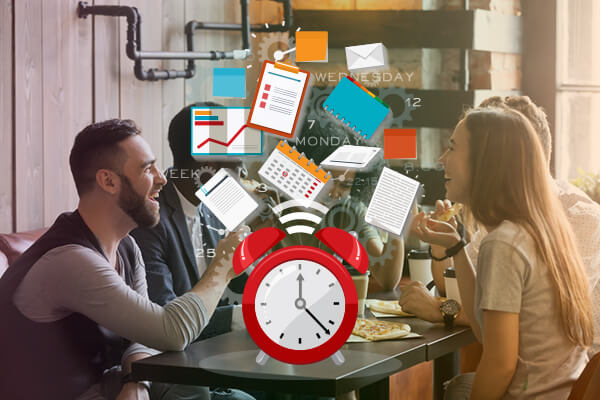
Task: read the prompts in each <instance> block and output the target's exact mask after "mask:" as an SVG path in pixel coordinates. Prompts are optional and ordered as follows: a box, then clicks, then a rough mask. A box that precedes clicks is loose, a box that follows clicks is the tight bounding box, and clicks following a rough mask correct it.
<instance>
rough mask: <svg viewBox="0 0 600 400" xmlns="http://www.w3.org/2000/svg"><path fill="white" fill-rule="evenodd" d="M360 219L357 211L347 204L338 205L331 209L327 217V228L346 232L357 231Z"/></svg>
mask: <svg viewBox="0 0 600 400" xmlns="http://www.w3.org/2000/svg"><path fill="white" fill-rule="evenodd" d="M359 220H360V217H359V216H358V214H357V212H356V209H355V208H353V207H349V206H348V204H347V203H341V204H336V205H334V206H333V207H331V208H330V209H329V211H328V212H327V215H326V222H327V223H326V225H325V226H335V227H336V228H339V229H342V230H344V231H346V232H350V231H356V229H357V227H358V222H359Z"/></svg>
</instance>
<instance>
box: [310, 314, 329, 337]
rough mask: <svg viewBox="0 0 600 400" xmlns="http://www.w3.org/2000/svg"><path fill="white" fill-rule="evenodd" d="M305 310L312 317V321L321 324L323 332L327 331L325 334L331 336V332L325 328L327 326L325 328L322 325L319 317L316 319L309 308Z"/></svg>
mask: <svg viewBox="0 0 600 400" xmlns="http://www.w3.org/2000/svg"><path fill="white" fill-rule="evenodd" d="M305 310H306V312H307V313H308V315H310V317H311V318H312V319H314V320H315V322H316V323H317V324H319V326H320V327H321V328H323V330H324V331H325V333H326V334H328V335H329V334H330V332H329V329H327V328H325V326H324V325H323V324H322V323H321V321H319V320H318V319H317V317H315V316H314V315H313V313H311V312H310V310H309V309H308V308H305Z"/></svg>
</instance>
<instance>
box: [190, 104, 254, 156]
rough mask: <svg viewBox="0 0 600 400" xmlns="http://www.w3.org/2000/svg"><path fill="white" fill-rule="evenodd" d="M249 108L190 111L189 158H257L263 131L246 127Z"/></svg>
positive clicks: (217, 108) (200, 108)
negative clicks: (235, 156) (234, 156)
mask: <svg viewBox="0 0 600 400" xmlns="http://www.w3.org/2000/svg"><path fill="white" fill-rule="evenodd" d="M249 111H250V108H249V107H224V106H214V107H194V108H192V115H191V118H192V132H191V134H192V138H191V139H192V140H191V141H192V143H191V145H192V149H191V150H192V151H191V153H192V155H193V156H213V155H259V154H262V132H261V131H260V130H257V129H253V128H250V127H248V126H247V121H248V113H249Z"/></svg>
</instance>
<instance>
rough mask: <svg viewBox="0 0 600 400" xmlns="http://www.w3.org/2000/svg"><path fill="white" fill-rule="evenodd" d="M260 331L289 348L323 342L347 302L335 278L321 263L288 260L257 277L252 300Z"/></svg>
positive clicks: (335, 327) (337, 323)
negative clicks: (254, 295) (257, 280)
mask: <svg viewBox="0 0 600 400" xmlns="http://www.w3.org/2000/svg"><path fill="white" fill-rule="evenodd" d="M254 308H255V315H256V318H257V321H258V324H259V326H260V327H261V328H262V330H263V332H264V333H265V334H266V335H267V336H268V337H269V338H270V339H271V340H272V341H273V342H275V343H277V344H279V345H280V346H283V347H285V348H288V349H292V350H308V349H313V348H316V347H318V346H321V345H323V344H324V343H325V342H327V341H328V340H329V339H330V338H332V337H333V336H334V334H335V333H336V332H337V331H338V329H339V328H340V325H341V323H342V321H343V319H344V314H345V310H346V303H345V297H344V291H343V289H342V286H341V285H340V282H339V281H338V279H337V278H336V277H335V276H334V275H333V274H332V273H331V272H330V271H329V270H328V269H327V268H325V267H324V266H322V265H321V264H319V263H317V262H315V261H310V260H288V261H285V262H283V263H282V264H279V265H278V266H276V267H275V268H273V269H272V270H271V271H269V272H268V273H267V274H266V275H265V277H264V278H263V279H262V280H261V281H260V283H259V285H258V289H257V291H256V297H255V300H254Z"/></svg>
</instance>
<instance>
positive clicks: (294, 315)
mask: <svg viewBox="0 0 600 400" xmlns="http://www.w3.org/2000/svg"><path fill="white" fill-rule="evenodd" d="M315 236H316V237H317V238H318V239H319V240H320V241H321V242H323V243H324V244H325V245H326V246H327V247H329V248H330V249H331V250H333V251H334V252H335V253H336V254H337V255H339V256H340V257H341V258H343V259H344V260H346V261H347V262H348V263H349V264H350V265H351V266H353V267H354V268H356V269H357V270H358V271H359V272H360V273H363V274H364V273H365V272H366V271H367V269H368V267H369V258H368V255H367V253H366V251H365V249H364V247H363V246H362V245H361V244H360V243H359V242H358V240H357V239H356V238H354V237H353V236H352V235H350V234H349V233H347V232H346V231H343V230H341V229H338V228H331V227H328V228H323V229H321V230H320V231H319V232H317V233H316V235H315ZM284 237H285V233H284V232H283V231H281V230H280V229H277V228H263V229H261V230H259V231H257V232H255V233H252V234H251V235H250V236H248V237H246V238H245V239H244V240H243V241H242V242H241V243H240V245H239V246H238V248H237V249H236V251H235V253H234V256H233V268H234V271H235V272H236V273H237V274H240V273H241V272H242V271H244V270H245V269H246V268H248V267H249V266H250V265H251V264H252V263H254V262H255V261H256V260H258V259H259V258H260V257H261V256H263V255H264V254H265V253H267V252H268V251H269V250H270V249H272V248H273V246H275V245H276V244H277V243H279V242H280V241H281V240H282V239H283V238H284ZM242 312H243V315H244V322H245V323H246V328H247V329H248V333H249V334H250V336H251V337H252V339H253V340H254V342H255V343H256V344H257V345H258V347H259V348H260V349H261V350H262V352H261V353H260V354H259V356H258V357H257V362H258V363H259V364H263V363H264V362H266V360H267V359H268V357H265V354H264V353H266V355H268V356H270V357H273V358H275V359H277V360H279V361H282V362H287V363H290V364H308V363H313V362H317V361H321V360H323V359H325V358H327V357H329V356H332V359H333V360H334V362H335V363H336V364H340V363H342V362H343V361H344V358H343V356H342V355H341V353H340V352H339V351H338V350H339V349H340V348H341V347H342V345H343V344H344V343H345V342H346V340H347V339H348V337H349V336H350V334H351V333H352V329H353V327H354V324H355V322H356V316H357V313H358V305H357V295H356V287H355V286H354V283H353V282H352V278H351V276H350V274H349V273H348V271H347V270H346V268H345V267H344V266H343V265H342V264H341V263H340V261H338V259H336V258H335V257H334V256H332V255H331V254H329V253H327V252H326V251H324V250H321V249H318V248H315V247H310V246H290V247H285V248H283V249H279V250H276V251H274V252H273V253H271V254H269V255H268V256H266V257H265V258H264V259H263V260H261V261H260V262H259V264H258V265H257V266H256V268H254V270H253V271H252V273H251V274H250V276H249V278H248V281H247V282H246V286H245V288H244V295H243V300H242ZM263 352H264V353H263Z"/></svg>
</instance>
